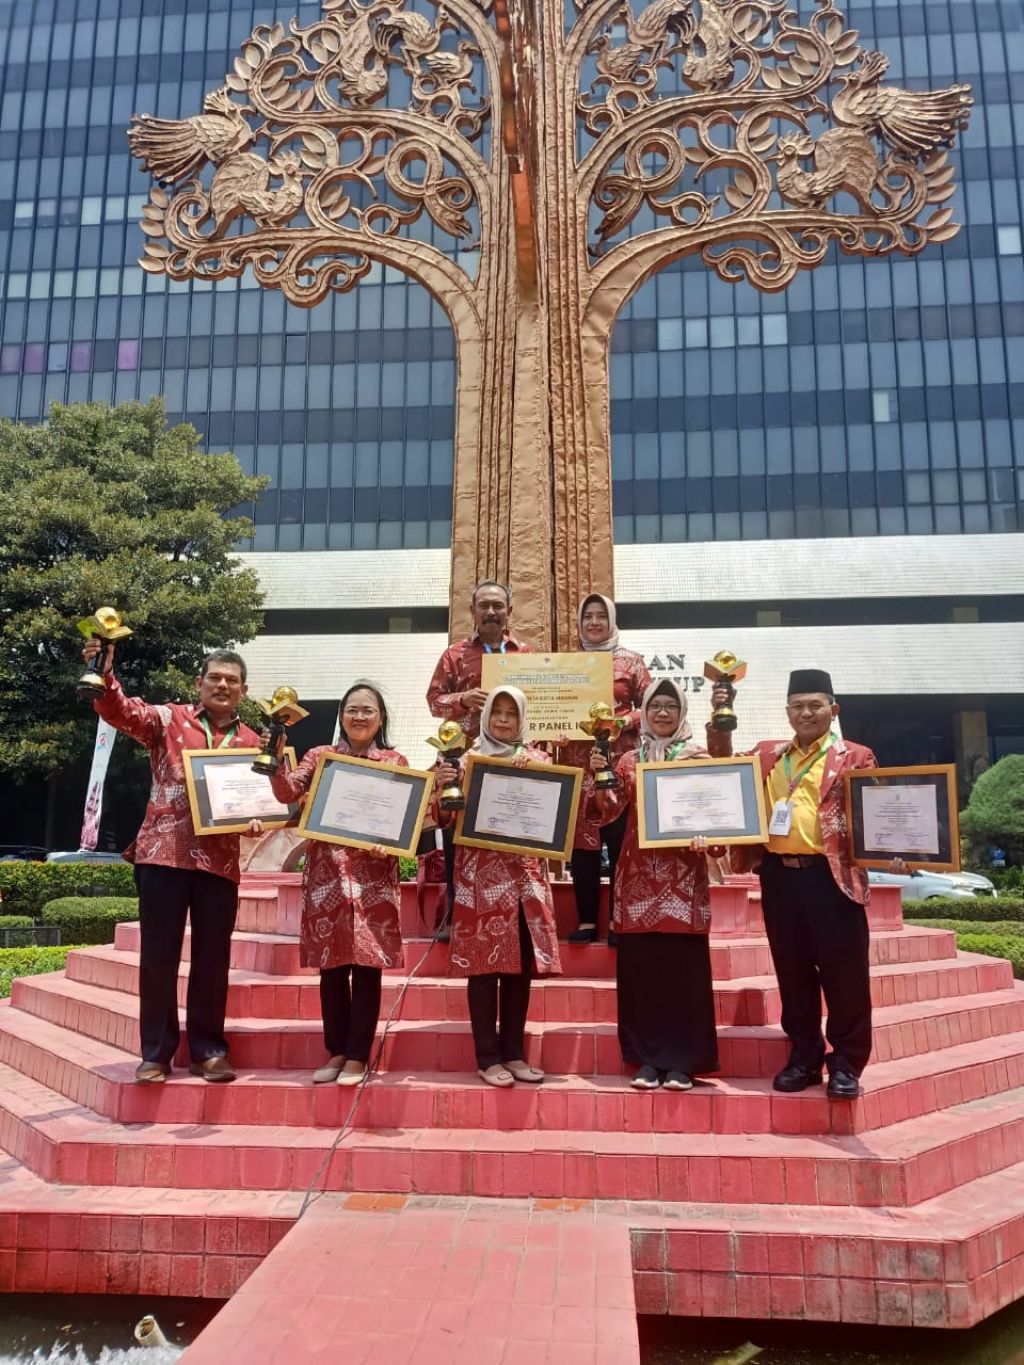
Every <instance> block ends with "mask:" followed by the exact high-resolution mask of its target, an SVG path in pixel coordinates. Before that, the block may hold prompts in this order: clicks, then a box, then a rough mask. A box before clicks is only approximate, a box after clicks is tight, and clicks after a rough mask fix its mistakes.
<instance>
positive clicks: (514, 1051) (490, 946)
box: [437, 687, 561, 1087]
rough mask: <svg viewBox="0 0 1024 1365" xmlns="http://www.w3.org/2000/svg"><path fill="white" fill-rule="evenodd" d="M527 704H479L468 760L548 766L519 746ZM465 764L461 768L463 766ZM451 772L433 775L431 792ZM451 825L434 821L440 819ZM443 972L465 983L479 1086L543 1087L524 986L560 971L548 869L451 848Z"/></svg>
mask: <svg viewBox="0 0 1024 1365" xmlns="http://www.w3.org/2000/svg"><path fill="white" fill-rule="evenodd" d="M525 733H526V698H525V697H524V696H523V694H522V692H520V691H519V689H518V688H517V687H499V688H496V689H495V691H493V692H492V693H491V694H490V696H489V697H488V698H487V701H486V703H485V704H484V708H483V712H482V714H481V718H480V737H479V739H478V740H477V743H476V744H475V745H474V747H473V750H472V752H473V753H478V754H481V755H483V756H484V757H488V758H510V759H512V761H513V762H514V763H516V764H518V765H519V766H525V765H526V764H527V763H530V762H532V763H550V762H551V759H550V758H549V757H548V755H547V754H546V753H545V752H544V751H543V750H542V749H536V748H534V747H532V746H531V745H528V744H527V743H526V742H525V739H524V735H525ZM463 762H465V760H463ZM456 771H457V770H456V769H455V768H454V767H452V766H451V765H450V764H444V765H442V766H441V767H440V768H439V769H438V775H437V783H438V787H439V788H440V787H442V786H445V785H447V784H448V783H449V782H452V781H453V780H454V779H455V776H456ZM446 818H447V819H451V817H450V816H448V817H446V816H445V815H444V813H441V815H440V819H441V820H442V821H443V820H445V819H446ZM448 952H449V958H448V961H449V970H450V972H451V975H452V976H455V977H466V978H468V984H467V993H468V997H469V1018H470V1023H471V1024H472V1028H473V1043H474V1046H475V1048H476V1061H477V1067H478V1069H479V1074H480V1078H481V1080H484V1081H486V1082H487V1084H488V1085H496V1086H502V1087H505V1086H510V1085H514V1084H515V1082H516V1081H528V1082H532V1083H534V1084H536V1083H537V1082H539V1081H542V1080H543V1079H544V1073H543V1071H541V1070H540V1069H539V1068H538V1067H535V1066H529V1065H528V1064H527V1062H526V1060H525V1055H524V1054H525V1051H526V1038H525V1034H526V1014H527V1010H528V1009H529V1005H530V980H531V978H532V977H533V976H534V975H537V976H548V975H552V974H555V973H557V972H559V971H560V970H561V963H560V961H559V957H558V939H557V937H556V933H555V912H554V906H553V905H552V901H551V887H550V886H549V885H548V875H547V865H546V863H544V862H543V861H542V860H541V859H539V858H532V857H526V856H523V855H520V854H516V853H502V852H499V851H498V850H496V849H489V848H466V847H464V846H463V845H461V844H460V845H458V846H457V848H456V854H455V909H454V911H453V914H452V931H451V942H450V945H449V949H448Z"/></svg>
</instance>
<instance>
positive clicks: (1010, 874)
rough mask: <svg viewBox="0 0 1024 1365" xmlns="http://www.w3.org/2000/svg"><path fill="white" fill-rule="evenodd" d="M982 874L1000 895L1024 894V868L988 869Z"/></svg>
mask: <svg viewBox="0 0 1024 1365" xmlns="http://www.w3.org/2000/svg"><path fill="white" fill-rule="evenodd" d="M982 872H983V873H984V875H985V876H986V877H988V879H989V881H990V882H991V883H992V884H993V886H994V887H995V888H996V890H997V891H998V892H999V893H1000V895H1001V894H1002V893H1003V892H1004V891H1007V892H1009V893H1010V894H1011V895H1013V894H1015V893H1016V892H1021V893H1024V867H986V868H983V869H982Z"/></svg>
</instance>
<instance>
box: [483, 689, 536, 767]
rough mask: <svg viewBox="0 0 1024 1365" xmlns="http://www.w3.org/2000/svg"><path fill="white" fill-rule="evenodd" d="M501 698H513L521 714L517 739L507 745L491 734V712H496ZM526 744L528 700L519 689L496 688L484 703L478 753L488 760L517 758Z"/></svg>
mask: <svg viewBox="0 0 1024 1365" xmlns="http://www.w3.org/2000/svg"><path fill="white" fill-rule="evenodd" d="M500 696H506V697H511V698H512V700H513V701H514V702H515V704H516V709H517V710H518V712H519V729H518V730H517V731H516V734H515V739H513V740H512V742H511V743H509V744H506V743H505V741H504V740H501V739H495V738H494V737H493V736H492V734H491V732H490V725H491V712H492V711H493V710H494V703H495V701H496V700H497V698H498V697H500ZM525 744H526V698H525V697H524V696H523V694H522V692H520V690H519V688H518V687H509V686H502V687H496V688H495V689H494V691H493V692H492V693H491V694H490V696H489V697H488V698H487V700H486V701H485V702H484V709H483V711H481V713H480V738H479V739H478V741H477V744H476V749H477V752H478V753H481V754H483V755H484V756H485V757H486V758H515V756H516V754H518V753H519V752H520V751H521V750H522V748H523V746H524V745H525Z"/></svg>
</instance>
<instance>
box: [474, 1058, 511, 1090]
mask: <svg viewBox="0 0 1024 1365" xmlns="http://www.w3.org/2000/svg"><path fill="white" fill-rule="evenodd" d="M476 1074H477V1075H478V1076H479V1077H480V1079H481V1080H482V1081H485V1082H486V1083H487V1084H488V1085H495V1086H497V1087H498V1089H499V1090H507V1089H508V1087H509V1086H510V1085H515V1083H516V1080H515V1077H514V1076H513V1075H512V1072H511V1071H506V1069H505V1068H504V1067H503V1066H501V1065H500V1064H497V1063H496V1064H495V1065H494V1066H489V1067H487V1068H486V1069H484V1068H483V1067H481V1068H480V1069H479V1070H478V1071H477V1073H476Z"/></svg>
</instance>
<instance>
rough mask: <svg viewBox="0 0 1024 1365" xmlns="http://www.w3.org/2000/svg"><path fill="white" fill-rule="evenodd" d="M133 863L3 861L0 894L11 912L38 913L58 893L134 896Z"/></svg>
mask: <svg viewBox="0 0 1024 1365" xmlns="http://www.w3.org/2000/svg"><path fill="white" fill-rule="evenodd" d="M134 877H135V869H134V868H133V867H132V866H131V864H130V863H0V895H2V896H3V906H4V911H5V913H7V914H11V915H38V914H39V912H40V911H41V910H42V908H43V906H44V905H45V904H46V903H47V902H48V901H52V900H56V899H57V897H58V896H130V895H131V894H132V892H133V891H134V890H135V880H134Z"/></svg>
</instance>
